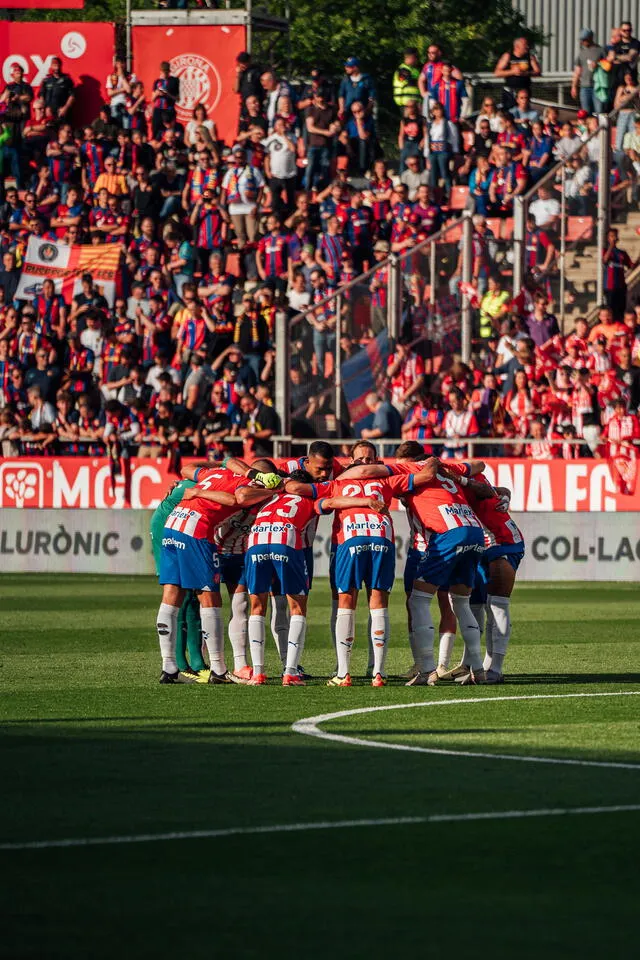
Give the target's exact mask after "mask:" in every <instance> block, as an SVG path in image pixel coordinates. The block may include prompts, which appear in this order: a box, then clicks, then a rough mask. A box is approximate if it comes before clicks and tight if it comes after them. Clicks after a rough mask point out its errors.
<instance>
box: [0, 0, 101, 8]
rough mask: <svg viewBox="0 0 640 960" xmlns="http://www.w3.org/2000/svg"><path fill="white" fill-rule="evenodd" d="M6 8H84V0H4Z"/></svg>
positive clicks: (3, 4)
mask: <svg viewBox="0 0 640 960" xmlns="http://www.w3.org/2000/svg"><path fill="white" fill-rule="evenodd" d="M2 6H3V7H4V9H5V10H27V9H29V10H82V8H83V7H84V0H3V3H2Z"/></svg>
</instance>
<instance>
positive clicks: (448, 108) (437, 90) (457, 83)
mask: <svg viewBox="0 0 640 960" xmlns="http://www.w3.org/2000/svg"><path fill="white" fill-rule="evenodd" d="M430 93H431V94H432V95H433V97H434V99H435V100H438V101H439V102H440V103H441V104H442V106H443V107H444V115H445V117H446V119H447V120H451V121H452V122H453V123H457V122H458V120H459V119H460V110H461V108H462V101H463V100H464V99H465V97H466V96H467V90H466V87H465V85H464V83H463V82H462V80H443V79H442V77H441V78H440V79H439V80H438V81H437V82H436V83H434V84H433V86H432V88H431V90H430Z"/></svg>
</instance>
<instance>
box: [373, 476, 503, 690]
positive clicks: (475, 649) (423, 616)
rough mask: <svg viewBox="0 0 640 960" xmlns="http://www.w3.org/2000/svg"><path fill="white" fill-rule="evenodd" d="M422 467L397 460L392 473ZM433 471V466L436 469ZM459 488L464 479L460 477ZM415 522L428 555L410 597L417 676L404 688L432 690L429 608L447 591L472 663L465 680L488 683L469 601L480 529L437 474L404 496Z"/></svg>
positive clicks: (447, 480)
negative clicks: (445, 589)
mask: <svg viewBox="0 0 640 960" xmlns="http://www.w3.org/2000/svg"><path fill="white" fill-rule="evenodd" d="M423 467H424V463H423V462H422V463H421V462H420V461H419V460H418V461H415V460H414V459H413V458H409V459H406V460H399V461H398V462H397V463H396V464H395V466H394V467H393V468H392V469H393V471H394V474H399V475H403V474H406V473H419V471H420V470H421V469H423ZM435 469H437V467H436V468H435ZM459 482H460V484H462V485H463V486H464V485H467V484H468V482H469V481H468V479H467V478H466V477H460V480H459ZM405 503H406V505H407V510H408V511H410V512H411V514H412V515H413V522H414V523H415V524H416V525H418V524H419V525H420V528H421V532H422V534H423V536H424V539H425V541H426V542H427V553H426V557H425V558H424V560H423V561H422V563H421V565H420V567H419V568H418V571H417V576H416V579H415V580H414V583H413V589H412V592H411V597H410V601H409V603H410V611H411V622H412V627H413V637H414V650H415V654H416V662H417V665H418V667H419V673H418V674H417V675H416V676H415V677H413V678H412V679H411V680H409V681H408V684H407V685H408V686H434V685H435V684H436V683H437V681H438V673H437V670H436V664H435V661H434V650H433V635H434V626H433V620H432V618H431V611H430V605H431V601H432V600H433V597H434V594H435V593H436V592H437V591H438V589H440V588H443V587H447V588H448V590H449V595H450V597H451V606H452V607H453V612H454V613H455V615H456V618H457V620H458V623H459V624H460V631H461V633H462V638H463V640H464V642H465V644H466V648H467V656H468V659H469V662H470V664H471V671H470V673H469V679H468V682H470V683H486V682H487V681H486V677H485V671H484V668H483V660H482V654H481V651H480V630H479V627H478V624H477V622H476V619H475V617H474V616H473V613H472V611H471V607H470V603H469V597H470V594H471V589H472V587H473V584H474V580H475V575H476V569H477V566H478V563H479V561H480V557H481V554H482V551H483V549H484V534H483V531H482V525H481V523H480V521H479V520H478V518H477V517H476V515H475V514H474V512H473V510H472V509H471V507H470V506H469V504H468V503H467V500H466V499H465V497H464V495H463V493H462V491H461V490H460V487H459V486H458V483H457V482H456V481H454V480H453V479H452V478H451V476H448V475H445V473H444V472H443V468H441V470H439V471H438V472H437V473H436V474H435V476H434V478H433V480H432V482H431V483H430V484H429V485H427V486H425V487H423V488H422V489H421V490H420V491H418V492H416V493H413V494H410V495H409V496H408V497H405Z"/></svg>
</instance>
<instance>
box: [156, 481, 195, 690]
mask: <svg viewBox="0 0 640 960" xmlns="http://www.w3.org/2000/svg"><path fill="white" fill-rule="evenodd" d="M193 486H195V481H194V480H187V479H183V480H179V481H178V482H177V483H174V484H173V486H172V487H171V489H170V490H169V492H168V493H167V495H166V497H165V498H164V500H162V501H161V502H160V503H159V504H158V506H157V507H156V509H155V510H154V512H153V514H152V516H151V526H150V531H149V532H150V534H151V546H152V549H153V559H154V562H155V566H156V576H158V577H159V576H160V557H161V554H162V537H163V531H164V525H165V523H166V522H167V518H168V516H169V514H170V513H171V511H172V510H174V509H175V508H176V507H177V506H178V504H179V503H180V501H181V500H182V498H183V496H184V494H185V491H186V490H188V489H189V487H193ZM187 651H188V652H189V663H187V660H186V652H187ZM176 663H177V664H178V670H179V672H180V673H181V674H182V675H183V677H185V678H186V679H187V680H191V681H194V680H196V679H197V678H205V679H208V678H209V671H208V670H207V665H206V663H205V662H204V660H203V659H202V636H201V630H200V605H199V603H198V599H197V597H196V595H195V593H194V592H193V590H187V591H186V594H185V598H184V600H183V602H182V606H181V607H180V613H179V614H178V624H177V631H176Z"/></svg>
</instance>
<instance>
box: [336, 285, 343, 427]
mask: <svg viewBox="0 0 640 960" xmlns="http://www.w3.org/2000/svg"><path fill="white" fill-rule="evenodd" d="M341 337H342V294H341V293H337V294H336V363H335V368H336V373H335V381H336V384H335V386H336V405H335V410H336V429H337V431H338V436H339V437H341V436H342V350H341V348H340V338H341Z"/></svg>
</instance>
